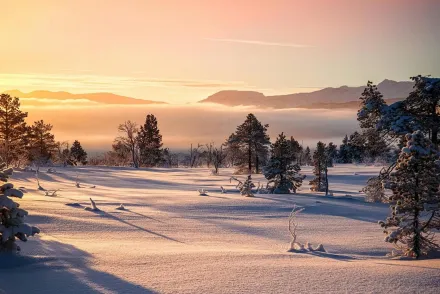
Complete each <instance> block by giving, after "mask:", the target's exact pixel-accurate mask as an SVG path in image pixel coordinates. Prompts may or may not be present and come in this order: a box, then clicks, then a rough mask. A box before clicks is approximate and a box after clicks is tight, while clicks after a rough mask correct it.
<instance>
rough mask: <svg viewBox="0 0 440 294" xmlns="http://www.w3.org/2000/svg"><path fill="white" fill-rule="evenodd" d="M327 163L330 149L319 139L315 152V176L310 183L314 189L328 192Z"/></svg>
mask: <svg viewBox="0 0 440 294" xmlns="http://www.w3.org/2000/svg"><path fill="white" fill-rule="evenodd" d="M327 164H328V151H327V149H326V146H325V144H324V143H322V142H321V141H319V142H318V144H317V145H316V150H315V152H314V153H313V174H314V176H315V178H314V179H313V180H311V181H310V183H309V184H310V185H311V187H310V189H311V190H312V191H314V192H326V194H328V179H327Z"/></svg>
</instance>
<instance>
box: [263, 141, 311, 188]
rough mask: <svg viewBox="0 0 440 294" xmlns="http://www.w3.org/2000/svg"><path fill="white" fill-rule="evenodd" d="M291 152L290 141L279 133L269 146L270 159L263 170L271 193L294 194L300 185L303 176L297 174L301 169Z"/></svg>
mask: <svg viewBox="0 0 440 294" xmlns="http://www.w3.org/2000/svg"><path fill="white" fill-rule="evenodd" d="M292 152H293V150H292V148H291V141H290V142H289V140H286V136H284V134H283V133H281V134H280V135H279V136H278V138H277V140H276V141H275V143H273V144H272V145H271V157H270V159H269V163H268V164H267V166H266V167H265V168H264V170H263V173H264V176H265V177H266V179H267V180H268V186H269V187H270V191H271V192H272V193H275V194H289V193H291V192H293V193H296V190H297V189H298V188H299V187H300V186H301V184H302V181H303V179H304V176H303V175H301V174H300V173H299V172H300V170H301V168H300V167H299V165H298V164H296V163H295V161H296V160H295V158H292Z"/></svg>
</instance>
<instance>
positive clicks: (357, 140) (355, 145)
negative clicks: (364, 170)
mask: <svg viewBox="0 0 440 294" xmlns="http://www.w3.org/2000/svg"><path fill="white" fill-rule="evenodd" d="M348 150H349V155H350V156H351V162H353V161H354V162H362V161H363V160H364V158H365V137H364V136H362V135H361V134H360V133H359V132H357V131H355V132H354V133H353V134H351V135H350V138H349V139H348Z"/></svg>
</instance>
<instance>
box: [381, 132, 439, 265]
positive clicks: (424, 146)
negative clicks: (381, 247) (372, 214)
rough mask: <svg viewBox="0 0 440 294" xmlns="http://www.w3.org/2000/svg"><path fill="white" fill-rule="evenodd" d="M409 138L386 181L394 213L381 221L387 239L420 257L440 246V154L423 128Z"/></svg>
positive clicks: (408, 253) (409, 254)
mask: <svg viewBox="0 0 440 294" xmlns="http://www.w3.org/2000/svg"><path fill="white" fill-rule="evenodd" d="M406 138H407V146H406V147H404V148H403V149H402V151H401V153H400V155H399V158H398V160H397V165H396V168H395V171H394V172H393V173H391V175H390V178H389V181H388V182H386V183H385V186H386V187H387V188H390V189H391V190H392V192H393V195H392V196H391V197H390V200H391V201H392V203H393V204H392V205H391V209H392V215H391V216H390V217H388V218H387V219H386V220H385V221H381V222H379V224H380V225H381V226H382V227H383V228H384V233H386V234H387V237H386V239H385V241H387V242H390V243H394V244H396V246H398V247H400V249H401V250H402V253H403V254H404V255H406V256H413V257H416V258H420V257H421V256H422V255H427V254H429V253H430V252H431V251H433V250H436V249H439V248H440V247H439V244H436V243H435V242H436V239H435V238H434V230H440V207H439V204H440V191H439V185H440V160H439V159H440V154H439V152H438V150H437V149H436V147H435V146H434V145H433V144H432V143H431V142H430V141H429V140H428V139H426V138H425V137H424V135H423V134H422V132H420V131H416V132H414V133H412V134H408V135H407V136H406ZM437 241H438V240H437Z"/></svg>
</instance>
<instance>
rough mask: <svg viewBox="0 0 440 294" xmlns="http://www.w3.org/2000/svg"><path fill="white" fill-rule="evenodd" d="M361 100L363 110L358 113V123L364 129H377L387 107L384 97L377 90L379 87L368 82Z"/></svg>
mask: <svg viewBox="0 0 440 294" xmlns="http://www.w3.org/2000/svg"><path fill="white" fill-rule="evenodd" d="M359 99H360V100H361V108H360V109H359V111H358V121H359V125H360V127H361V128H362V129H371V128H374V129H375V128H376V125H377V122H378V121H379V120H380V118H381V115H382V112H383V110H384V108H385V107H386V103H385V100H384V99H383V95H382V94H381V93H380V92H379V90H378V89H377V86H376V85H374V84H373V83H372V82H370V81H368V83H367V87H366V88H365V89H364V92H363V93H362V96H361V97H360V98H359Z"/></svg>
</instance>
